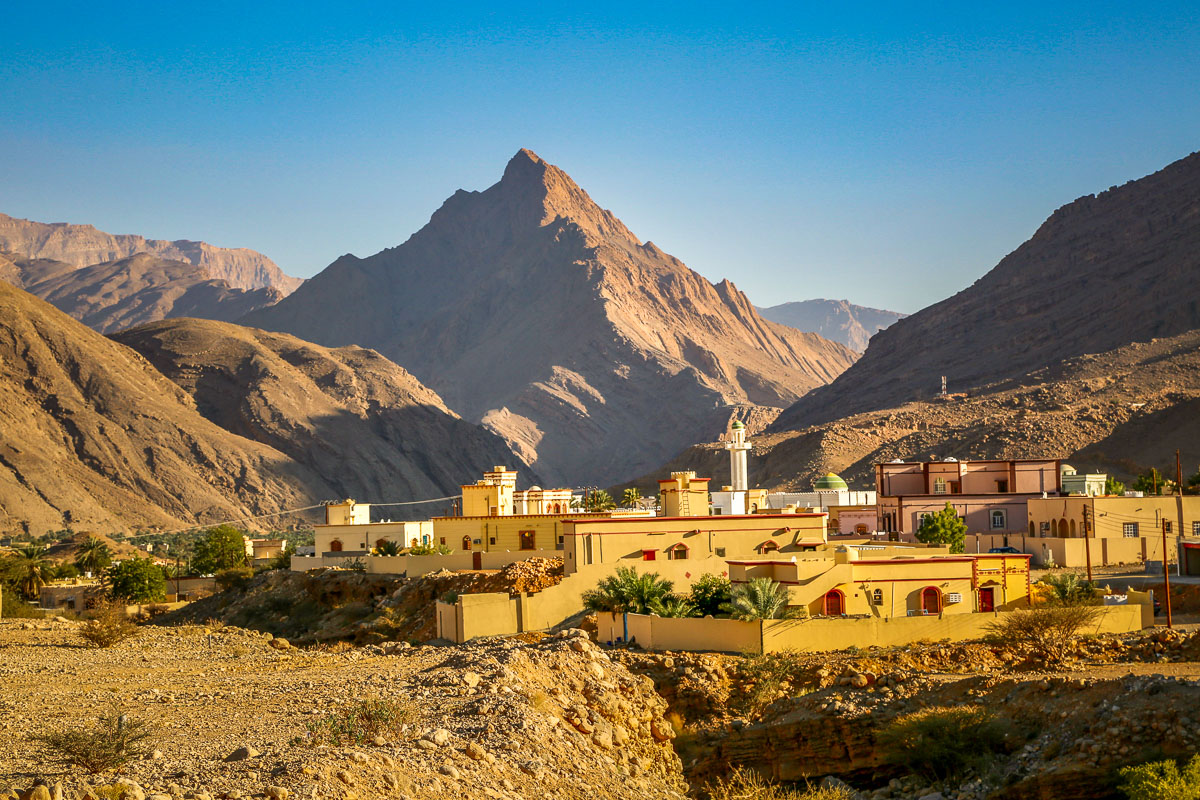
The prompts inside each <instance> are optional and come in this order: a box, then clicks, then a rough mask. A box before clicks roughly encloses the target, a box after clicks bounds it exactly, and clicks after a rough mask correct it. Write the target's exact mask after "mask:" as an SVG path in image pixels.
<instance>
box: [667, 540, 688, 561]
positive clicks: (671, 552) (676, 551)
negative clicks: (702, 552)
mask: <svg viewBox="0 0 1200 800" xmlns="http://www.w3.org/2000/svg"><path fill="white" fill-rule="evenodd" d="M687 557H688V549H687V545H686V544H683V543H680V544H677V545H675V546H674V547H668V548H667V559H668V560H671V561H679V560H680V559H684V558H687Z"/></svg>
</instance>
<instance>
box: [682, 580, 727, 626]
mask: <svg viewBox="0 0 1200 800" xmlns="http://www.w3.org/2000/svg"><path fill="white" fill-rule="evenodd" d="M731 592H732V584H730V582H729V578H726V577H724V576H721V575H711V574H709V575H702V576H700V578H699V579H698V580H697V581H696V582H695V583H693V584H692V593H691V595H690V596H689V599H690V600H691V601H692V605H694V606H695V607H696V612H697V613H698V614H699V615H700V616H705V615H706V614H711V615H712V616H714V617H715V616H716V615H717V614H720V613H721V606H722V605H724V604H725V603H728V602H729V601H730V600H731V599H732V596H731Z"/></svg>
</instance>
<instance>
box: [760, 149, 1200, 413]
mask: <svg viewBox="0 0 1200 800" xmlns="http://www.w3.org/2000/svg"><path fill="white" fill-rule="evenodd" d="M1197 328H1200V154H1193V155H1190V156H1188V157H1187V158H1184V159H1181V160H1180V161H1177V162H1175V163H1174V164H1171V165H1170V166H1168V167H1166V168H1164V169H1162V170H1160V171H1159V172H1156V173H1154V174H1153V175H1149V176H1147V177H1145V178H1142V179H1140V180H1136V181H1131V182H1130V183H1127V184H1125V185H1124V186H1120V187H1114V188H1112V189H1109V190H1108V191H1106V192H1103V193H1101V194H1099V195H1088V196H1086V197H1082V198H1080V199H1078V200H1076V201H1075V202H1073V203H1070V204H1068V205H1066V206H1063V207H1062V208H1060V209H1058V210H1057V211H1055V212H1054V213H1053V214H1052V215H1051V216H1050V218H1049V219H1047V220H1046V221H1045V222H1044V223H1043V224H1042V226H1041V227H1040V228H1039V229H1038V231H1037V232H1036V233H1035V234H1034V235H1033V237H1032V238H1031V239H1030V240H1029V241H1027V242H1025V243H1024V244H1023V245H1021V246H1020V247H1018V248H1017V249H1016V250H1015V251H1013V252H1012V253H1011V254H1009V255H1008V256H1006V257H1005V258H1004V259H1003V260H1002V261H1001V262H1000V263H999V264H997V265H996V267H995V268H994V269H992V270H991V271H990V272H989V273H988V274H987V275H985V276H984V277H982V278H980V279H979V280H978V281H976V282H975V283H974V284H973V285H972V286H971V287H969V288H967V289H965V290H963V291H961V292H959V293H958V294H956V295H954V296H953V297H950V298H948V299H946V300H943V301H942V302H940V303H936V304H935V305H932V306H930V307H929V308H926V309H924V310H922V311H920V312H918V313H916V314H913V315H912V316H911V317H908V318H906V319H903V320H900V321H899V322H897V323H896V324H894V325H892V326H891V327H890V328H888V329H887V330H885V331H882V332H880V333H879V334H878V335H876V336H875V337H874V338H873V339H872V340H871V344H870V346H869V347H868V348H867V351H866V353H865V354H864V355H863V357H862V358H861V359H859V361H858V362H857V363H856V364H855V365H854V366H853V367H852V368H850V369H849V370H847V371H846V372H845V373H844V374H843V375H841V376H840V377H839V378H838V380H836V381H835V382H833V383H832V384H831V385H829V386H828V387H826V388H822V389H820V390H818V391H814V392H813V393H811V394H810V395H807V396H805V397H804V398H802V399H801V400H800V401H799V402H798V403H796V404H795V405H794V406H793V407H791V408H789V409H788V410H787V411H786V412H784V413H783V414H782V415H781V416H780V417H779V419H778V420H777V421H776V423H775V429H776V430H788V429H790V430H799V429H802V428H804V427H805V426H808V425H813V424H819V423H824V422H828V421H830V420H832V419H836V418H838V417H842V416H845V415H847V414H853V413H858V412H863V411H872V410H876V409H881V408H888V407H892V406H896V405H899V404H901V403H904V402H907V401H910V400H917V399H922V398H928V397H931V396H933V395H934V394H936V393H937V391H938V389H939V387H940V381H941V376H943V375H945V376H946V377H947V379H948V382H949V388H950V391H952V392H962V391H968V390H974V389H976V388H978V387H981V386H985V385H987V384H990V383H994V382H996V381H999V380H1004V379H1010V378H1018V377H1020V376H1022V375H1024V374H1025V373H1027V372H1029V371H1031V370H1036V369H1040V368H1042V367H1045V366H1047V365H1050V364H1055V363H1057V362H1059V361H1061V360H1062V359H1064V358H1072V357H1076V356H1081V355H1083V354H1086V353H1104V352H1107V351H1111V350H1114V349H1116V348H1119V347H1122V346H1124V345H1127V344H1129V343H1130V342H1145V341H1149V340H1150V339H1153V338H1155V337H1168V336H1175V335H1178V334H1181V333H1184V332H1186V331H1190V330H1193V329H1197Z"/></svg>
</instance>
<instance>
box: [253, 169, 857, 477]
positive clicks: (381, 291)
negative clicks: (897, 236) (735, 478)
mask: <svg viewBox="0 0 1200 800" xmlns="http://www.w3.org/2000/svg"><path fill="white" fill-rule="evenodd" d="M245 321H246V322H247V323H248V324H252V325H255V326H259V327H264V328H268V329H272V330H284V331H288V332H289V333H293V334H296V335H298V336H301V337H303V338H305V339H308V340H311V341H316V342H321V343H323V344H326V345H343V344H350V343H356V344H360V345H364V346H369V347H373V348H375V349H377V350H379V351H380V352H381V353H383V354H384V355H385V356H387V357H389V358H391V359H392V360H394V361H396V362H397V363H400V364H403V365H405V367H407V368H408V369H410V370H412V372H413V374H415V375H416V376H417V377H418V378H420V379H421V380H422V381H423V382H425V383H426V384H428V385H429V386H431V387H432V388H433V389H435V390H437V391H438V392H439V393H440V394H441V395H442V397H444V398H445V399H446V402H447V403H448V404H449V405H450V406H451V407H452V408H455V409H457V410H458V411H459V412H461V413H462V414H463V415H464V416H465V417H467V418H468V419H471V420H481V421H483V423H484V424H485V425H486V426H487V427H489V428H491V429H492V430H494V431H496V432H497V433H499V434H500V435H502V436H503V437H505V439H506V440H508V442H509V443H510V444H511V445H512V447H513V448H514V449H515V450H516V451H517V452H519V453H521V454H522V455H523V456H524V457H525V458H526V459H527V460H528V461H529V462H530V463H532V464H533V465H534V467H535V468H536V469H537V470H538V471H539V472H541V473H542V474H543V475H545V476H546V477H547V480H550V481H553V482H568V483H571V484H573V485H580V484H583V483H587V482H590V481H603V480H611V479H613V478H616V477H620V476H623V475H628V474H634V473H636V472H637V471H639V470H645V469H649V468H650V467H651V466H653V465H654V464H656V463H658V462H660V461H661V460H662V459H663V457H664V455H666V454H669V453H672V452H677V451H678V450H679V449H680V448H681V447H684V446H686V445H687V444H689V443H690V442H692V441H695V439H696V438H697V436H698V435H703V434H704V433H712V434H715V433H716V432H718V431H721V430H723V429H724V427H725V424H726V423H727V421H728V419H729V416H730V410H729V408H727V407H728V406H731V405H734V404H743V403H746V402H749V403H751V404H754V405H759V406H774V407H782V406H785V405H787V404H789V403H791V402H792V401H794V400H795V399H796V398H798V397H799V396H800V395H802V394H803V393H804V392H806V391H807V390H809V389H811V388H812V387H814V386H819V385H821V384H824V383H827V382H828V381H830V380H832V379H833V378H834V377H835V376H836V375H837V374H838V373H840V372H841V371H842V370H843V369H845V368H846V367H847V366H848V365H849V364H850V363H851V361H852V360H853V358H854V355H853V353H851V352H850V351H849V350H848V349H846V348H845V347H842V346H841V345H837V344H834V343H832V342H829V341H827V340H825V339H822V338H821V337H819V336H816V335H815V334H803V333H799V332H797V331H794V330H792V329H790V328H786V327H783V326H780V325H776V324H774V323H771V322H768V321H766V320H764V319H763V318H762V317H760V316H759V315H758V313H757V312H756V311H755V310H754V307H753V306H752V305H751V304H750V302H749V301H748V300H747V299H746V297H745V295H743V294H742V293H741V292H740V291H738V290H737V289H736V288H735V287H734V286H733V284H731V283H729V282H728V281H724V282H722V283H720V284H717V285H715V286H714V285H713V284H710V283H709V282H708V281H706V280H705V279H704V278H702V277H700V276H699V275H697V274H696V273H695V272H692V271H691V270H690V269H688V268H687V267H686V266H685V265H684V264H683V263H682V262H680V261H679V260H678V259H675V258H673V257H671V256H670V255H668V254H666V253H664V252H663V251H662V250H660V249H659V248H657V247H656V246H655V245H654V244H653V243H651V242H645V243H643V242H641V241H640V240H639V239H638V238H637V237H636V236H634V235H633V233H631V232H630V231H629V229H628V228H626V227H625V225H623V224H622V223H621V221H620V220H618V219H617V218H616V217H615V216H613V215H612V214H611V213H610V212H608V211H605V210H604V209H602V208H600V207H599V206H598V205H596V204H595V203H594V202H593V201H592V199H591V198H590V197H588V195H587V194H586V193H585V192H584V191H583V190H582V189H580V188H579V187H578V186H577V185H576V184H575V183H574V182H573V181H572V180H571V179H570V177H568V176H567V175H566V173H564V172H563V171H562V170H560V169H558V168H557V167H554V166H551V165H550V164H547V163H546V162H544V161H542V160H541V159H540V158H538V157H537V156H536V155H534V154H533V153H531V152H529V151H528V150H522V151H521V152H519V153H518V154H517V155H516V156H514V157H513V159H512V160H511V161H510V162H509V164H508V166H507V168H506V169H505V171H504V176H503V178H502V179H501V180H500V182H499V183H497V184H495V185H494V186H492V187H491V188H489V189H487V190H486V191H483V192H467V191H459V192H457V193H455V194H454V195H453V196H452V197H450V199H448V200H447V201H446V202H445V203H444V204H443V205H442V207H441V208H440V209H439V210H438V211H437V212H436V213H435V214H434V215H433V217H432V219H431V220H430V221H429V223H428V224H427V225H426V226H425V227H424V228H422V229H421V230H420V231H418V232H417V233H416V234H414V235H413V236H412V237H411V238H410V239H409V240H408V241H407V242H405V243H404V244H402V245H400V246H399V247H395V248H392V249H389V250H384V251H383V252H381V253H378V254H376V255H374V256H371V257H369V258H365V259H364V258H357V257H355V256H352V255H347V256H343V257H342V258H340V259H338V260H337V261H335V262H334V263H333V264H331V265H330V266H329V267H327V268H326V269H325V270H324V271H323V272H321V273H320V274H319V275H317V276H316V277H315V278H313V279H312V280H310V281H308V282H306V283H305V285H304V286H302V287H301V288H300V289H298V290H297V291H296V292H295V293H294V294H292V295H291V296H289V297H288V298H286V299H285V300H283V301H282V302H280V303H279V304H277V305H276V306H273V307H271V308H268V309H263V310H261V311H258V312H255V313H253V314H251V315H250V316H248V317H247V318H246V320H245Z"/></svg>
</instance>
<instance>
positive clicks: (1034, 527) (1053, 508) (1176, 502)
mask: <svg viewBox="0 0 1200 800" xmlns="http://www.w3.org/2000/svg"><path fill="white" fill-rule="evenodd" d="M1028 526H1029V530H1028V534H1027V537H1025V540H1024V541H1018V540H1016V537H1009V542H1010V544H1012V545H1014V546H1017V547H1020V548H1021V549H1023V550H1025V551H1026V552H1031V553H1035V554H1036V553H1037V551H1038V550H1039V548H1040V547H1041V545H1042V544H1043V542H1042V541H1039V540H1046V539H1091V540H1100V541H1098V542H1096V541H1093V542H1092V543H1091V546H1090V547H1091V552H1090V553H1089V554H1086V555H1090V557H1091V560H1092V562H1093V565H1099V564H1103V563H1109V562H1111V563H1134V562H1137V561H1161V560H1162V557H1163V533H1164V532H1165V533H1166V538H1167V550H1166V552H1167V560H1168V561H1170V562H1174V561H1176V560H1177V559H1178V555H1177V553H1178V545H1179V542H1180V540H1181V539H1184V540H1186V539H1193V540H1195V539H1197V538H1200V497H1195V496H1190V497H1179V496H1172V495H1163V496H1150V497H1123V496H1116V495H1102V496H1098V497H1081V496H1074V495H1072V496H1070V497H1048V498H1044V499H1041V498H1036V499H1031V500H1030V501H1029V505H1028ZM1045 544H1047V545H1052V544H1056V543H1052V542H1045ZM1050 549H1051V550H1052V551H1053V548H1050ZM1052 555H1057V553H1056V552H1052ZM1055 561H1056V563H1059V564H1065V563H1066V562H1065V561H1064V560H1063V559H1061V558H1058V557H1056V558H1055ZM1075 561H1078V555H1076V556H1075V557H1074V559H1072V563H1071V564H1070V565H1071V566H1077V565H1078V564H1076V563H1074V562H1075Z"/></svg>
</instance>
